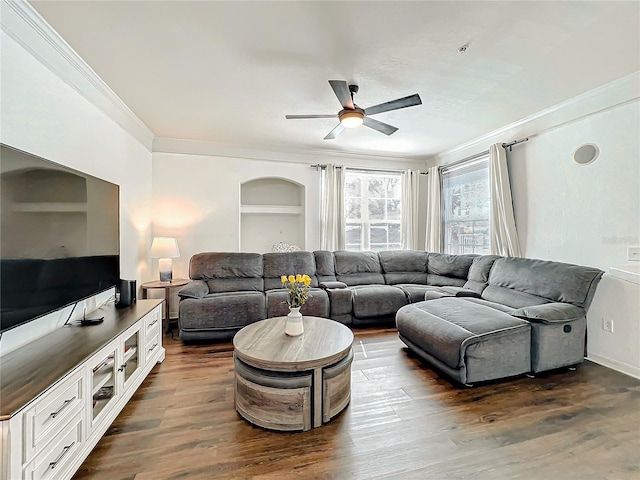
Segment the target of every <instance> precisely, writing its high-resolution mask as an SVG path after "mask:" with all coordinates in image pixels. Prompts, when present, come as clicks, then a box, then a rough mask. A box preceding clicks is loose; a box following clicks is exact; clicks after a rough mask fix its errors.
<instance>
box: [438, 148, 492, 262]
mask: <svg viewBox="0 0 640 480" xmlns="http://www.w3.org/2000/svg"><path fill="white" fill-rule="evenodd" d="M441 181H442V188H441V205H442V234H443V242H442V243H443V245H444V252H445V253H452V254H464V253H478V254H488V253H490V250H491V244H490V241H491V240H490V237H489V228H490V227H489V225H490V218H491V217H490V215H491V202H490V193H489V156H488V155H487V156H485V157H482V158H479V159H477V160H474V161H471V162H468V163H464V164H462V165H459V166H455V167H452V168H449V169H447V168H445V169H443V170H442V172H441Z"/></svg>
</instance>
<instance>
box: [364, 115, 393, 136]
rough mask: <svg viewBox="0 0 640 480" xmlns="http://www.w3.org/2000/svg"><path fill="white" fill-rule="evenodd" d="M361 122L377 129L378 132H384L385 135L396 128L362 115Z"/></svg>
mask: <svg viewBox="0 0 640 480" xmlns="http://www.w3.org/2000/svg"><path fill="white" fill-rule="evenodd" d="M362 123H363V124H364V125H366V126H367V127H369V128H373V129H374V130H377V131H379V132H380V133H384V134H385V135H391V134H392V133H394V132H395V131H397V130H398V129H397V128H396V127H393V126H391V125H389V124H388V123H384V122H379V121H378V120H374V119H373V118H369V117H364V121H363V122H362Z"/></svg>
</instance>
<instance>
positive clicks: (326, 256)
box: [313, 250, 336, 282]
mask: <svg viewBox="0 0 640 480" xmlns="http://www.w3.org/2000/svg"><path fill="white" fill-rule="evenodd" d="M313 256H314V257H315V259H316V276H317V277H318V282H334V281H335V280H336V268H335V265H334V260H333V252H330V251H328V250H316V251H315V252H313Z"/></svg>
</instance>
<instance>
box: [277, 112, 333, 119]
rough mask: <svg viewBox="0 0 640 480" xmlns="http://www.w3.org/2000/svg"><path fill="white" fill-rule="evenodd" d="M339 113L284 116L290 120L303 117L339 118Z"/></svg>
mask: <svg viewBox="0 0 640 480" xmlns="http://www.w3.org/2000/svg"><path fill="white" fill-rule="evenodd" d="M337 117H338V115H337V114H335V113H330V114H327V115H285V116H284V118H286V119H289V120H298V119H301V118H337Z"/></svg>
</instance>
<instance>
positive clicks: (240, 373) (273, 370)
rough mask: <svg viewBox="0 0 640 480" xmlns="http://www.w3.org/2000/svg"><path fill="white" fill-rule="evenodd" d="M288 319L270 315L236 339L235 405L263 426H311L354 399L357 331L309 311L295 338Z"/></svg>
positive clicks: (298, 428)
mask: <svg viewBox="0 0 640 480" xmlns="http://www.w3.org/2000/svg"><path fill="white" fill-rule="evenodd" d="M286 322H287V317H276V318H268V319H266V320H262V321H259V322H255V323H252V324H251V325H248V326H246V327H244V328H243V329H242V330H240V331H239V332H238V333H237V334H236V335H235V337H234V338H233V346H234V353H233V356H234V362H235V405H236V410H237V411H238V413H239V414H240V415H241V416H242V417H243V418H245V419H246V420H248V421H249V422H251V423H253V424H256V425H259V426H261V427H264V428H269V429H272V430H309V429H310V428H314V427H319V426H320V425H322V424H323V423H326V422H328V421H329V420H331V419H332V418H333V417H334V416H336V415H337V414H338V413H340V412H341V411H342V410H344V408H345V407H346V406H347V405H348V404H349V400H350V398H351V361H352V360H353V352H352V349H351V345H352V343H353V333H352V332H351V330H350V329H349V328H348V327H346V326H344V325H343V324H341V323H339V322H336V321H334V320H329V319H327V318H320V317H308V316H305V317H304V320H303V322H304V333H303V334H302V335H300V336H297V337H290V336H288V335H286V334H285V333H284V331H285V325H286Z"/></svg>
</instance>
